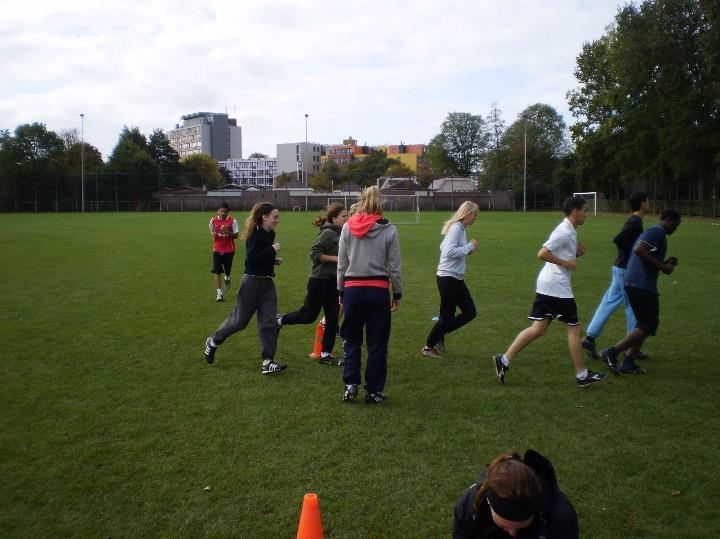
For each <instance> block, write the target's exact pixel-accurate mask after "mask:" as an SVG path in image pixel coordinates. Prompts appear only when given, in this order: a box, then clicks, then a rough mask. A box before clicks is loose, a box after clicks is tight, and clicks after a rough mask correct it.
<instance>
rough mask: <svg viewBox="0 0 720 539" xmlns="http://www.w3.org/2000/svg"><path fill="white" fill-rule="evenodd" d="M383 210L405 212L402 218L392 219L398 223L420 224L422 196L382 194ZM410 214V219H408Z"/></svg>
mask: <svg viewBox="0 0 720 539" xmlns="http://www.w3.org/2000/svg"><path fill="white" fill-rule="evenodd" d="M381 198H382V206H383V211H386V212H404V215H403V218H402V219H392V222H393V223H394V224H396V225H419V224H420V196H419V195H381ZM407 214H410V215H411V217H410V219H407V217H406V216H407Z"/></svg>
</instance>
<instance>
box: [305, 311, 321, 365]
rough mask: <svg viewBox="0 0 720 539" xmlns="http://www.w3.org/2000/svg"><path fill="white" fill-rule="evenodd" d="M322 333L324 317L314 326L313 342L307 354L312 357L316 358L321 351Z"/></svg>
mask: <svg viewBox="0 0 720 539" xmlns="http://www.w3.org/2000/svg"><path fill="white" fill-rule="evenodd" d="M323 335H325V318H324V317H323V319H322V320H320V323H319V324H318V325H317V326H315V343H314V344H313V351H312V352H311V353H310V354H308V355H309V356H310V357H311V358H313V359H318V358H319V357H320V354H321V352H322V342H323Z"/></svg>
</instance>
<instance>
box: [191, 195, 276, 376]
mask: <svg viewBox="0 0 720 539" xmlns="http://www.w3.org/2000/svg"><path fill="white" fill-rule="evenodd" d="M279 219H280V215H279V212H278V210H277V208H276V207H275V206H273V205H272V204H271V203H269V202H258V203H257V204H255V205H254V206H253V208H252V210H251V211H250V215H249V216H248V218H247V219H246V220H245V227H244V229H243V233H242V239H243V240H245V274H244V275H243V278H242V281H241V282H240V289H239V290H238V295H237V304H236V305H235V309H234V310H233V312H231V313H230V315H229V316H228V317H227V319H225V321H224V322H223V323H222V324H220V327H219V328H217V330H216V331H215V333H213V334H212V335H211V336H210V337H208V338H207V339H206V341H205V361H206V362H207V363H208V364H210V363H212V362H213V361H215V350H217V347H218V346H220V345H221V344H222V343H223V342H225V339H227V338H228V337H230V335H233V334H234V333H237V332H238V331H241V330H243V329H245V328H246V327H247V325H248V323H249V322H250V319H251V318H252V317H253V315H255V314H256V313H257V327H258V334H259V337H260V345H261V348H262V350H261V352H260V354H261V359H262V366H261V367H260V373H261V374H273V373H277V372H280V371H282V370H284V369H285V367H287V365H285V364H284V363H277V362H276V361H275V351H276V350H277V325H276V324H277V322H276V319H275V316H276V314H277V292H276V290H275V283H274V282H273V277H275V266H276V265H279V264H280V263H281V262H282V259H281V258H277V257H276V255H277V253H278V251H279V250H280V243H278V242H277V241H275V227H276V226H277V223H278V220H279Z"/></svg>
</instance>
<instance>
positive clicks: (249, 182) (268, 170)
mask: <svg viewBox="0 0 720 539" xmlns="http://www.w3.org/2000/svg"><path fill="white" fill-rule="evenodd" d="M218 164H219V165H220V168H224V169H225V170H227V171H228V172H230V174H231V175H232V183H234V184H235V185H239V186H242V187H253V186H255V187H264V188H270V187H273V186H274V185H275V178H277V175H278V171H277V159H270V158H260V159H228V160H226V161H218Z"/></svg>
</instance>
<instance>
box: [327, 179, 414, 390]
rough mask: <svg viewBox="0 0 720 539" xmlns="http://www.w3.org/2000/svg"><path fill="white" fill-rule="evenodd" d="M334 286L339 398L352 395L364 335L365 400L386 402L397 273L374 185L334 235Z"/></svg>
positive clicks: (396, 253) (392, 240)
mask: <svg viewBox="0 0 720 539" xmlns="http://www.w3.org/2000/svg"><path fill="white" fill-rule="evenodd" d="M391 283H392V296H391V295H390V284H391ZM337 287H338V290H339V291H340V298H341V301H342V307H343V312H344V314H345V320H344V321H343V324H342V328H341V330H340V333H341V335H342V337H343V348H344V352H345V368H344V371H343V381H344V382H345V391H344V393H343V400H345V401H350V400H352V399H354V398H355V397H356V396H357V394H358V386H359V385H360V350H361V347H362V342H363V331H365V334H366V336H367V364H366V366H365V390H366V391H367V394H366V395H365V402H366V403H368V404H378V403H381V402H383V401H384V400H385V399H386V398H387V397H386V396H385V394H384V393H383V390H384V389H385V380H386V378H387V355H388V343H389V341H390V313H391V312H392V311H396V310H397V309H398V308H399V307H400V298H401V297H402V273H401V260H400V240H399V239H398V233H397V228H395V225H393V224H391V223H390V222H389V221H388V220H387V219H385V218H383V213H382V203H381V198H380V190H379V189H378V187H377V186H376V185H373V186H371V187H366V188H365V189H364V190H363V192H362V198H361V204H360V207H359V208H358V213H356V214H355V215H353V216H352V217H351V218H350V219H348V222H347V224H346V225H345V226H344V227H343V229H342V232H341V233H340V245H339V248H338V272H337Z"/></svg>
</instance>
